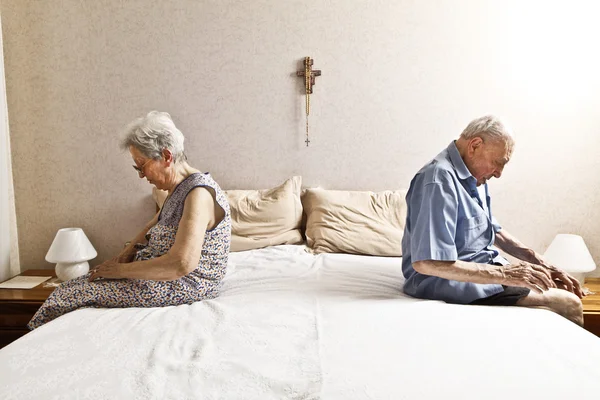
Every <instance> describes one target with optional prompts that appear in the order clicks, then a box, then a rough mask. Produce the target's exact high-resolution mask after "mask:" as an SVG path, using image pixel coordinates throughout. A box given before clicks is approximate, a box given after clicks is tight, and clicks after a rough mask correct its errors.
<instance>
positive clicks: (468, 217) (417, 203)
mask: <svg viewBox="0 0 600 400" xmlns="http://www.w3.org/2000/svg"><path fill="white" fill-rule="evenodd" d="M484 193H485V203H483V202H482V199H481V197H480V195H479V191H478V190H477V180H476V179H475V178H474V177H473V175H471V173H470V172H469V169H468V168H467V166H466V165H465V163H464V161H463V159H462V157H461V156H460V154H459V152H458V149H457V148H456V145H455V144H454V142H452V143H450V145H449V146H448V147H447V148H446V149H445V150H444V151H442V152H441V153H440V154H438V155H437V156H436V157H435V158H434V159H433V160H431V161H430V162H429V163H428V164H427V165H425V166H424V167H423V168H421V170H420V171H419V172H418V173H417V175H415V177H414V178H413V180H412V181H411V183H410V188H409V190H408V193H407V194H406V203H407V205H408V212H407V216H406V226H405V228H404V237H403V238H402V272H403V273H404V277H405V278H406V283H405V284H404V292H405V293H406V294H408V295H411V296H414V297H419V298H424V299H432V300H443V301H446V302H448V303H457V304H468V303H471V302H472V301H475V300H477V299H481V298H484V297H488V296H491V295H493V294H496V293H499V292H501V291H502V290H503V289H502V285H496V284H489V285H488V284H486V285H482V284H476V283H471V282H459V281H453V280H448V279H444V278H439V277H436V276H429V275H423V274H419V273H418V272H416V271H415V270H414V269H413V267H412V263H414V262H417V261H423V260H437V261H456V260H462V261H471V262H477V263H483V264H490V263H501V264H508V261H506V259H504V258H503V257H502V256H500V255H499V254H498V251H497V250H496V249H494V248H493V244H494V240H495V237H496V232H498V231H500V229H501V227H500V225H498V222H497V221H496V220H495V219H494V217H492V207H491V199H490V196H489V192H488V187H487V183H486V184H485V192H484Z"/></svg>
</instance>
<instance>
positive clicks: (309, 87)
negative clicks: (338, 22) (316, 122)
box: [296, 57, 321, 147]
mask: <svg viewBox="0 0 600 400" xmlns="http://www.w3.org/2000/svg"><path fill="white" fill-rule="evenodd" d="M312 65H313V59H312V58H310V57H304V70H302V71H296V76H301V77H303V78H304V94H305V96H306V140H305V141H304V142H306V147H308V144H309V143H310V140H309V139H308V116H309V115H310V95H311V94H312V92H313V86H314V84H315V77H317V76H321V70H319V69H314V70H313V69H312Z"/></svg>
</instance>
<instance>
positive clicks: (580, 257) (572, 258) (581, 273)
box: [544, 233, 596, 285]
mask: <svg viewBox="0 0 600 400" xmlns="http://www.w3.org/2000/svg"><path fill="white" fill-rule="evenodd" d="M544 258H545V259H546V261H548V262H549V263H551V264H553V265H554V266H555V267H558V268H560V269H562V270H563V271H565V272H568V273H569V274H570V275H571V276H573V277H574V278H575V279H577V280H578V281H579V283H581V284H582V285H583V283H584V279H585V273H586V272H590V271H593V270H595V269H596V263H594V259H593V258H592V255H591V254H590V252H589V250H588V248H587V247H586V245H585V243H584V242H583V238H582V237H581V236H578V235H571V234H567V233H559V234H558V235H556V237H555V238H554V240H552V243H550V246H548V249H547V250H546V252H545V253H544Z"/></svg>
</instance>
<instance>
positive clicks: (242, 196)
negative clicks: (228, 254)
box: [225, 176, 302, 251]
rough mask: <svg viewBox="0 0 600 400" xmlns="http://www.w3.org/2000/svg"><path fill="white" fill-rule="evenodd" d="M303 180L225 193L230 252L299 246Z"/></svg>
mask: <svg viewBox="0 0 600 400" xmlns="http://www.w3.org/2000/svg"><path fill="white" fill-rule="evenodd" d="M301 186H302V177H300V176H294V177H292V178H290V179H288V180H287V181H285V182H284V183H283V184H281V185H280V186H277V187H275V188H273V189H263V190H226V191H225V193H226V194H227V199H228V200H229V206H230V207H231V233H232V238H231V251H241V250H250V249H257V248H261V247H266V246H272V245H277V244H298V243H302V234H301V233H300V224H301V222H302V202H301V201H300V191H301Z"/></svg>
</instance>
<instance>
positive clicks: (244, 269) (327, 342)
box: [0, 199, 600, 400]
mask: <svg viewBox="0 0 600 400" xmlns="http://www.w3.org/2000/svg"><path fill="white" fill-rule="evenodd" d="M344 204H348V203H347V199H345V200H344ZM328 207H330V206H328ZM309 208H310V207H309ZM346 208H348V207H346ZM309 219H310V216H309ZM308 224H309V225H310V221H309V222H308ZM307 232H308V228H307ZM309 236H310V237H311V238H312V240H313V243H312V244H311V246H310V247H309V246H307V245H306V244H283V245H270V246H267V247H264V248H259V249H251V250H245V251H237V252H233V253H231V255H230V261H229V266H228V272H227V276H226V277H225V279H224V281H223V289H222V293H221V296H220V297H219V298H217V299H214V300H207V301H203V302H198V303H194V304H191V305H182V306H177V307H165V308H149V309H134V308H132V309H81V310H77V311H74V312H72V313H69V314H66V315H64V316H62V317H60V318H58V319H56V320H54V321H52V322H50V323H48V324H46V325H44V326H42V327H41V328H38V329H36V330H35V331H33V332H31V333H29V334H28V335H26V336H24V337H23V338H21V339H19V340H17V341H16V342H13V343H12V344H10V345H8V346H7V347H5V348H4V349H2V350H0V399H3V400H9V399H260V400H268V399H331V400H338V399H339V400H353V399H478V400H479V399H507V398H514V399H566V398H568V399H578V400H583V399H597V398H598V387H597V386H598V384H599V382H600V367H598V365H599V361H600V339H599V338H597V337H596V336H594V335H592V334H591V333H589V332H587V331H585V330H584V329H582V328H580V327H578V326H576V325H575V324H573V323H571V322H569V321H567V320H566V319H564V318H562V317H560V316H558V315H556V314H554V313H552V312H550V311H546V310H539V309H526V308H518V307H486V306H461V305H451V304H446V303H443V302H438V301H428V300H418V299H413V298H410V297H408V296H406V295H404V294H403V293H402V284H403V282H404V279H403V277H402V272H401V258H400V257H395V256H385V257H384V256H374V255H369V256H365V255H356V254H344V253H340V252H338V253H335V252H320V253H319V252H316V251H315V250H314V248H315V243H314V240H315V237H314V235H313V234H311V235H309ZM325 236H326V235H325ZM363 239H364V240H363V242H365V241H366V242H368V238H366V237H365V236H364V235H363ZM335 242H336V243H342V242H344V241H343V240H335ZM322 243H324V242H321V244H322ZM263 244H264V243H263ZM372 251H378V250H377V249H375V250H372Z"/></svg>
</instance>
